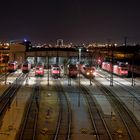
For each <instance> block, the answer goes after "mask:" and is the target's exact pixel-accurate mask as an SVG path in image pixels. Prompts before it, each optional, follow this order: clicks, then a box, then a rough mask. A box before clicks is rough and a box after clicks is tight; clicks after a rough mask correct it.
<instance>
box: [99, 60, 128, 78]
mask: <svg viewBox="0 0 140 140" xmlns="http://www.w3.org/2000/svg"><path fill="white" fill-rule="evenodd" d="M101 68H102V69H103V70H105V71H107V72H113V73H114V74H116V75H118V76H122V77H123V76H125V77H127V76H128V65H127V64H126V63H122V62H118V63H116V64H114V65H113V67H112V63H111V62H103V63H102V66H101Z"/></svg>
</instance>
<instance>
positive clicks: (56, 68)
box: [51, 66, 61, 78]
mask: <svg viewBox="0 0 140 140" xmlns="http://www.w3.org/2000/svg"><path fill="white" fill-rule="evenodd" d="M60 74H61V69H60V67H59V66H52V68H51V76H52V77H53V78H59V77H60Z"/></svg>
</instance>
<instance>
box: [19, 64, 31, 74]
mask: <svg viewBox="0 0 140 140" xmlns="http://www.w3.org/2000/svg"><path fill="white" fill-rule="evenodd" d="M21 69H22V72H23V73H28V72H29V71H30V70H31V64H30V63H29V62H25V63H23V64H22V67H21Z"/></svg>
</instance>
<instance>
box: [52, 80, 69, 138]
mask: <svg viewBox="0 0 140 140" xmlns="http://www.w3.org/2000/svg"><path fill="white" fill-rule="evenodd" d="M55 85H56V90H57V93H58V96H59V100H60V109H59V116H58V121H57V128H56V132H55V135H54V138H53V140H70V133H71V124H72V123H71V121H72V111H71V106H70V102H69V100H68V97H67V96H66V94H65V92H64V90H63V88H62V85H61V84H60V81H55Z"/></svg>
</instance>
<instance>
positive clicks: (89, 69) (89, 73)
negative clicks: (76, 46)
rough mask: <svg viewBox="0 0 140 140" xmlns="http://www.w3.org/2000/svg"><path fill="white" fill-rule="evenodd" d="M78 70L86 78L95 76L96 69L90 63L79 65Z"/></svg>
mask: <svg viewBox="0 0 140 140" xmlns="http://www.w3.org/2000/svg"><path fill="white" fill-rule="evenodd" d="M80 71H81V73H82V74H83V75H84V76H85V77H87V78H95V76H96V69H95V67H94V66H91V65H81V66H80Z"/></svg>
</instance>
